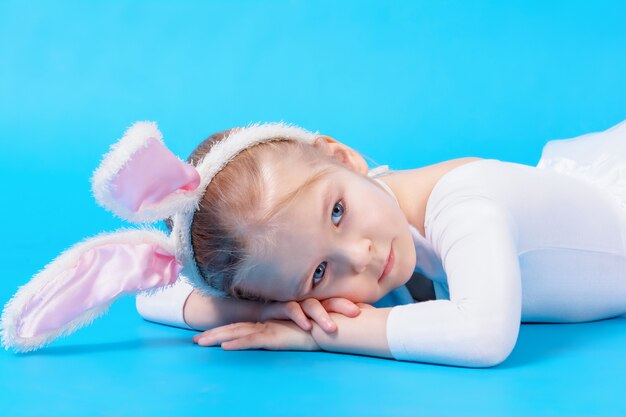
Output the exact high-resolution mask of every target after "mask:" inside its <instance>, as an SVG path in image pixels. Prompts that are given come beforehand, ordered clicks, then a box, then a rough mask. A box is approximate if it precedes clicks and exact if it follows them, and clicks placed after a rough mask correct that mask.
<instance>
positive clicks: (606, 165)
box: [537, 120, 626, 210]
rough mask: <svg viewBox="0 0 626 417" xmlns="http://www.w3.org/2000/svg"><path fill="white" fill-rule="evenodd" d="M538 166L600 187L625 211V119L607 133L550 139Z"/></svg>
mask: <svg viewBox="0 0 626 417" xmlns="http://www.w3.org/2000/svg"><path fill="white" fill-rule="evenodd" d="M537 168H544V169H551V170H553V171H556V172H559V173H561V174H564V175H569V176H572V177H575V178H578V179H581V180H583V181H586V182H588V183H591V184H593V185H595V186H598V187H600V188H602V189H603V190H605V191H607V192H608V193H609V194H611V195H612V196H613V197H615V199H616V200H617V202H618V204H619V205H620V206H621V208H623V209H625V210H626V120H624V121H623V122H621V123H620V124H618V125H616V126H613V127H611V128H610V129H607V130H605V131H604V132H597V133H588V134H586V135H582V136H578V137H576V138H573V139H562V140H552V141H549V142H548V143H546V145H545V146H544V147H543V152H542V154H541V159H540V160H539V163H538V164H537Z"/></svg>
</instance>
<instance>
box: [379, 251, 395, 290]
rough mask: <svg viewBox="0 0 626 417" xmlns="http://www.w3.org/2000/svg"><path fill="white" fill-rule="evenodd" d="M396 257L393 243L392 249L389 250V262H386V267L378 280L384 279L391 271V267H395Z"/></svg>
mask: <svg viewBox="0 0 626 417" xmlns="http://www.w3.org/2000/svg"><path fill="white" fill-rule="evenodd" d="M395 259H396V257H395V254H394V253H393V245H391V249H390V250H389V256H388V257H387V263H386V264H385V268H384V269H383V272H382V274H381V275H380V278H378V282H380V281H382V280H383V279H384V278H385V277H386V276H387V275H389V272H390V271H391V269H392V268H393V264H394V263H395V262H394V261H395Z"/></svg>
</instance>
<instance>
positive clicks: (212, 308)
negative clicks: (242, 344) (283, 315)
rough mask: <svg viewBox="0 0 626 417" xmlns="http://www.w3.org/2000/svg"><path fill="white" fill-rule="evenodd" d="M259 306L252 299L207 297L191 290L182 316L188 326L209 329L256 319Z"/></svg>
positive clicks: (259, 309) (259, 312) (259, 310)
mask: <svg viewBox="0 0 626 417" xmlns="http://www.w3.org/2000/svg"><path fill="white" fill-rule="evenodd" d="M261 306H262V305H261V304H260V303H257V302H254V301H246V300H236V299H233V298H219V297H207V296H203V295H201V294H200V293H198V292H197V291H196V290H193V292H192V293H191V294H190V295H189V297H187V301H186V302H185V306H184V307H183V316H184V320H185V322H186V323H187V324H188V325H189V327H192V328H194V329H196V330H209V329H212V328H214V327H219V326H223V325H226V324H230V323H237V322H243V321H258V320H259V317H260V314H261Z"/></svg>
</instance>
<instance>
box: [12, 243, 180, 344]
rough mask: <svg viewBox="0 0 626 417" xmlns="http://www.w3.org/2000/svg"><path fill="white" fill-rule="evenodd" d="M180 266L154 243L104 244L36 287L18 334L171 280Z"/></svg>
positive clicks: (56, 324) (41, 330)
mask: <svg viewBox="0 0 626 417" xmlns="http://www.w3.org/2000/svg"><path fill="white" fill-rule="evenodd" d="M181 269H182V265H181V264H180V263H178V262H177V261H176V258H175V257H174V255H171V254H169V253H167V252H166V251H164V250H163V249H161V248H160V247H159V246H158V245H156V244H149V243H144V244H139V245H133V244H115V243H112V244H106V245H102V246H100V247H96V248H92V249H89V250H87V251H85V252H84V253H83V254H81V255H80V257H79V259H78V261H77V263H76V266H74V267H73V268H71V269H67V270H64V271H62V272H61V273H60V274H59V275H57V276H56V277H53V278H52V279H50V281H49V282H47V283H46V284H45V285H44V286H43V287H42V288H40V289H39V290H38V291H37V293H36V294H35V295H34V296H33V298H32V299H31V300H30V301H29V302H28V304H26V306H25V307H24V309H23V310H22V314H21V316H20V318H19V320H18V325H17V334H18V335H19V336H20V337H22V338H30V337H34V336H40V335H42V334H45V333H47V332H50V331H54V330H57V329H59V328H61V327H63V326H64V325H66V324H67V323H69V322H71V321H72V320H74V319H76V318H77V317H79V316H81V315H83V314H85V313H87V314H88V313H89V310H91V309H93V308H96V307H99V306H101V305H103V304H105V303H108V302H110V301H111V300H113V299H114V298H115V297H117V296H118V295H120V294H122V293H126V292H134V291H139V290H144V289H148V288H154V287H162V286H165V285H169V284H173V283H174V282H175V281H176V279H177V277H178V274H179V272H180V270H181Z"/></svg>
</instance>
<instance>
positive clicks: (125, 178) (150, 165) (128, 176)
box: [111, 138, 200, 212]
mask: <svg viewBox="0 0 626 417" xmlns="http://www.w3.org/2000/svg"><path fill="white" fill-rule="evenodd" d="M111 185H112V187H111V194H112V196H113V197H114V198H115V199H116V200H118V202H119V203H120V204H122V205H123V206H124V207H126V208H128V209H129V210H131V211H133V212H137V211H138V210H139V209H141V208H142V207H143V206H146V205H151V204H157V203H159V202H161V201H162V200H164V199H165V198H166V197H167V196H169V195H170V194H172V193H174V192H175V191H177V190H185V191H190V190H195V189H196V188H197V187H198V185H200V175H199V174H198V171H196V169H195V168H194V167H193V166H191V165H189V164H186V163H184V162H181V161H180V160H179V159H178V158H176V156H175V155H174V154H173V153H172V152H171V151H170V150H169V149H167V148H166V147H165V145H163V143H161V142H160V141H158V140H157V139H154V138H149V139H148V140H147V143H146V146H145V147H143V148H141V149H140V150H138V151H137V152H136V153H134V154H133V155H132V157H131V159H130V161H129V162H128V163H127V164H126V165H125V166H124V167H123V168H122V169H121V170H120V171H119V173H118V174H117V175H116V176H115V178H114V179H113V180H112V182H111Z"/></svg>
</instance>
